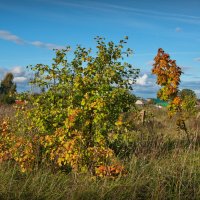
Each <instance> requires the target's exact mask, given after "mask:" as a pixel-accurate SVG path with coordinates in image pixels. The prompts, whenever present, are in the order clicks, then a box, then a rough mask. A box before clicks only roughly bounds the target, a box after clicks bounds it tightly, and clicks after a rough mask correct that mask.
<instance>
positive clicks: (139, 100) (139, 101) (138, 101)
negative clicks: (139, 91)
mask: <svg viewBox="0 0 200 200" xmlns="http://www.w3.org/2000/svg"><path fill="white" fill-rule="evenodd" d="M135 104H136V105H141V106H142V105H144V102H143V101H142V100H141V99H138V100H137V101H136V102H135Z"/></svg>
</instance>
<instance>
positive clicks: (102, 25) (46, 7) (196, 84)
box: [0, 0, 200, 97]
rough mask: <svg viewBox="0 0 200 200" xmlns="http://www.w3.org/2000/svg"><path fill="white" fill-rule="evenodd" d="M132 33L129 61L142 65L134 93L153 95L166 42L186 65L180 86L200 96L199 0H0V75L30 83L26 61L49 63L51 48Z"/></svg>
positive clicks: (22, 85) (22, 86)
mask: <svg viewBox="0 0 200 200" xmlns="http://www.w3.org/2000/svg"><path fill="white" fill-rule="evenodd" d="M97 35H99V36H103V37H105V38H106V39H107V40H113V41H114V42H117V41H119V40H120V39H122V38H123V37H124V36H126V35H127V36H129V41H128V45H127V47H130V48H131V49H132V50H133V51H134V55H133V57H131V58H129V59H128V62H129V63H131V64H133V66H135V67H136V68H139V69H140V77H139V78H138V80H137V82H136V85H135V87H134V88H135V89H134V93H135V94H136V95H138V96H142V97H155V96H156V91H157V90H158V86H156V84H155V76H152V75H151V68H152V63H153V58H154V57H155V55H156V52H157V49H158V48H160V47H161V48H163V49H164V50H165V51H166V52H167V53H169V54H170V56H171V59H175V60H176V61H177V64H178V65H179V66H180V67H182V69H183V71H184V75H182V78H181V80H182V83H181V88H189V89H193V90H194V91H195V92H196V93H197V95H198V96H199V97H200V68H199V67H200V1H199V0H190V1H189V0H168V1H160V0H151V1H149V0H123V1H121V0H90V1H89V0H0V46H1V49H0V51H1V53H0V79H2V77H3V76H4V75H5V73H7V72H8V71H11V72H12V73H13V74H14V76H15V82H16V83H17V86H18V91H22V90H26V89H28V88H29V87H28V83H27V81H28V77H29V76H30V72H27V71H26V68H25V67H26V66H28V65H30V64H32V65H35V64H37V63H44V64H50V63H51V59H52V57H53V55H54V54H53V51H52V49H53V48H63V47H65V46H67V45H70V46H71V47H72V49H75V47H76V44H81V45H83V46H85V47H92V48H93V49H94V48H95V42H94V40H93V38H94V37H95V36H97Z"/></svg>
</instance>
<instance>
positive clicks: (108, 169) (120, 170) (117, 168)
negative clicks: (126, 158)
mask: <svg viewBox="0 0 200 200" xmlns="http://www.w3.org/2000/svg"><path fill="white" fill-rule="evenodd" d="M95 173H96V176H99V177H104V176H107V177H116V176H119V175H120V174H124V173H125V170H124V167H123V166H121V165H110V166H106V165H100V166H99V167H96V169H95Z"/></svg>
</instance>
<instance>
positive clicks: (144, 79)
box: [136, 74, 148, 85]
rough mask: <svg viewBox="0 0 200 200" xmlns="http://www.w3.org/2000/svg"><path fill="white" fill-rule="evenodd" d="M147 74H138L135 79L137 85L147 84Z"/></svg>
mask: <svg viewBox="0 0 200 200" xmlns="http://www.w3.org/2000/svg"><path fill="white" fill-rule="evenodd" d="M147 79H148V76H147V74H144V75H143V76H139V77H138V78H137V80H136V84H137V85H146V84H147Z"/></svg>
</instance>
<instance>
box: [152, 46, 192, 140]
mask: <svg viewBox="0 0 200 200" xmlns="http://www.w3.org/2000/svg"><path fill="white" fill-rule="evenodd" d="M152 73H153V74H155V75H156V76H157V84H158V85H160V86H161V88H160V90H159V91H158V93H157V96H158V98H160V99H161V100H164V101H167V102H169V106H168V110H169V115H170V117H172V116H173V115H175V114H176V115H178V120H177V122H176V124H177V127H178V130H180V129H182V130H184V131H185V132H186V134H187V138H188V140H189V135H188V131H187V128H186V125H185V119H184V116H183V108H182V102H183V99H182V98H181V96H180V95H179V84H180V76H181V74H182V73H183V72H182V70H181V68H180V67H179V66H177V64H176V61H175V60H171V59H170V56H169V54H167V53H165V52H164V50H163V49H162V48H160V49H158V53H157V55H156V57H155V58H154V64H153V69H152Z"/></svg>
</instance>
